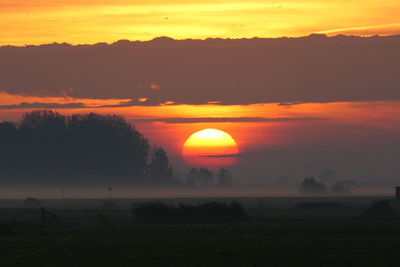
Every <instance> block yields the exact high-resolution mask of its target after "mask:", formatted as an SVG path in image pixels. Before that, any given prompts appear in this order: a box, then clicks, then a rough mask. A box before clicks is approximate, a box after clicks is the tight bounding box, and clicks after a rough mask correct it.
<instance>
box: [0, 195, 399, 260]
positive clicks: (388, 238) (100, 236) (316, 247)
mask: <svg viewBox="0 0 400 267" xmlns="http://www.w3.org/2000/svg"><path fill="white" fill-rule="evenodd" d="M377 199H380V198H358V197H353V198H339V199H337V198H335V199H333V198H329V199H328V198H324V199H317V198H314V199H312V200H313V201H319V202H324V201H325V202H327V201H330V202H331V201H338V200H341V201H340V202H341V203H344V204H345V205H346V207H345V208H336V209H333V210H329V208H328V209H325V210H324V209H319V210H318V209H317V210H315V209H312V210H304V209H298V208H295V206H296V204H297V203H303V202H308V201H310V199H305V198H296V199H295V198H291V199H287V198H285V199H282V200H279V199H274V200H269V199H256V200H255V199H251V200H246V201H247V202H246V201H245V200H243V205H244V206H245V208H246V210H247V212H248V213H249V214H250V216H251V219H252V220H251V221H249V222H242V223H225V222H220V223H212V224H204V223H203V224H199V223H179V222H175V223H171V222H168V220H166V221H164V222H139V221H137V220H135V218H134V217H133V215H132V213H131V212H130V211H129V210H126V209H120V210H114V211H104V210H101V209H95V208H92V209H86V210H79V209H76V208H75V209H72V208H71V209H66V208H64V209H58V210H57V209H55V206H56V205H54V206H53V210H51V211H52V212H53V213H55V214H57V215H59V216H60V218H62V220H63V221H65V222H66V223H67V225H62V224H57V223H55V222H51V221H46V222H42V221H40V219H39V220H36V219H37V218H35V216H28V213H29V212H25V215H24V214H22V215H21V214H16V212H14V215H13V212H11V211H3V212H2V215H3V217H2V223H1V226H0V266H2V267H3V266H5V267H7V266H60V267H61V266H357V267H359V266H399V264H398V263H399V262H400V253H398V249H399V244H400V242H399V241H400V217H397V216H392V217H365V216H363V215H362V214H363V212H364V210H365V209H366V208H367V207H368V206H369V205H370V204H371V203H372V202H373V201H374V200H377ZM190 201H193V200H190ZM0 212H1V211H0ZM7 212H8V215H7V216H6V217H7V218H8V220H7V219H6V218H5V217H4V216H5V215H6V213H7ZM17 215H18V216H17ZM24 216H25V217H26V218H28V217H29V219H26V220H24Z"/></svg>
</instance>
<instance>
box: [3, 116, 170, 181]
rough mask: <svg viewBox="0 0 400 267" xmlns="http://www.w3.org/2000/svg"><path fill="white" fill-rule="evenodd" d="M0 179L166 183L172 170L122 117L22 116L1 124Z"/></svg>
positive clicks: (160, 151) (164, 156)
mask: <svg viewBox="0 0 400 267" xmlns="http://www.w3.org/2000/svg"><path fill="white" fill-rule="evenodd" d="M0 146H1V148H2V149H1V150H0V177H1V178H3V179H5V177H8V179H10V180H9V181H8V182H10V183H18V182H19V183H21V182H23V183H25V184H26V183H34V184H42V183H45V184H55V183H56V184H60V183H74V184H76V183H78V184H85V183H92V182H93V181H95V182H96V183H97V184H102V183H104V184H109V183H107V181H110V179H112V181H113V183H114V184H115V183H116V184H118V183H128V182H129V183H140V184H152V183H154V182H155V181H157V184H171V183H172V182H175V180H174V178H173V170H172V167H171V166H170V165H169V161H168V157H167V154H166V153H165V151H164V150H163V149H162V148H158V149H155V150H154V151H153V154H151V155H150V144H149V142H148V140H147V139H145V138H144V136H143V135H142V134H141V133H140V132H138V131H137V130H136V129H135V127H134V126H133V125H131V124H129V123H128V122H126V121H125V119H124V118H123V117H121V116H117V115H99V114H96V113H87V114H73V115H70V116H64V115H61V114H59V113H57V112H54V111H49V110H38V111H32V112H29V113H26V114H24V115H23V117H22V120H20V121H17V122H9V121H6V122H1V123H0Z"/></svg>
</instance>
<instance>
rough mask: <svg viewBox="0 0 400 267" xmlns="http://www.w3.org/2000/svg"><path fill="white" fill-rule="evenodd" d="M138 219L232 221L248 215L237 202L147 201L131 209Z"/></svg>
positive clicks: (245, 217)
mask: <svg viewBox="0 0 400 267" xmlns="http://www.w3.org/2000/svg"><path fill="white" fill-rule="evenodd" d="M133 211H134V213H135V216H136V218H137V219H138V220H144V221H184V222H185V221H186V222H205V223H206V222H233V221H245V220H248V215H247V213H246V212H245V210H244V209H243V207H242V206H241V205H240V204H239V203H238V202H232V203H230V204H227V203H224V202H222V203H220V202H209V203H204V204H201V205H198V206H191V205H184V204H180V205H179V206H172V205H167V204H164V203H162V202H159V201H156V202H149V203H143V204H140V205H138V206H135V208H134V209H133Z"/></svg>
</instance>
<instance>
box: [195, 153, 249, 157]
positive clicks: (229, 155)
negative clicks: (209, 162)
mask: <svg viewBox="0 0 400 267" xmlns="http://www.w3.org/2000/svg"><path fill="white" fill-rule="evenodd" d="M242 156H244V154H240V153H238V154H221V155H200V156H199V157H201V158H238V157H242Z"/></svg>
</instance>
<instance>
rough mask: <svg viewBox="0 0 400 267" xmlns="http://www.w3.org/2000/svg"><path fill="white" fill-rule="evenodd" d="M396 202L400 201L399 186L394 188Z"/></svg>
mask: <svg viewBox="0 0 400 267" xmlns="http://www.w3.org/2000/svg"><path fill="white" fill-rule="evenodd" d="M396 200H397V201H400V186H396Z"/></svg>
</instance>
